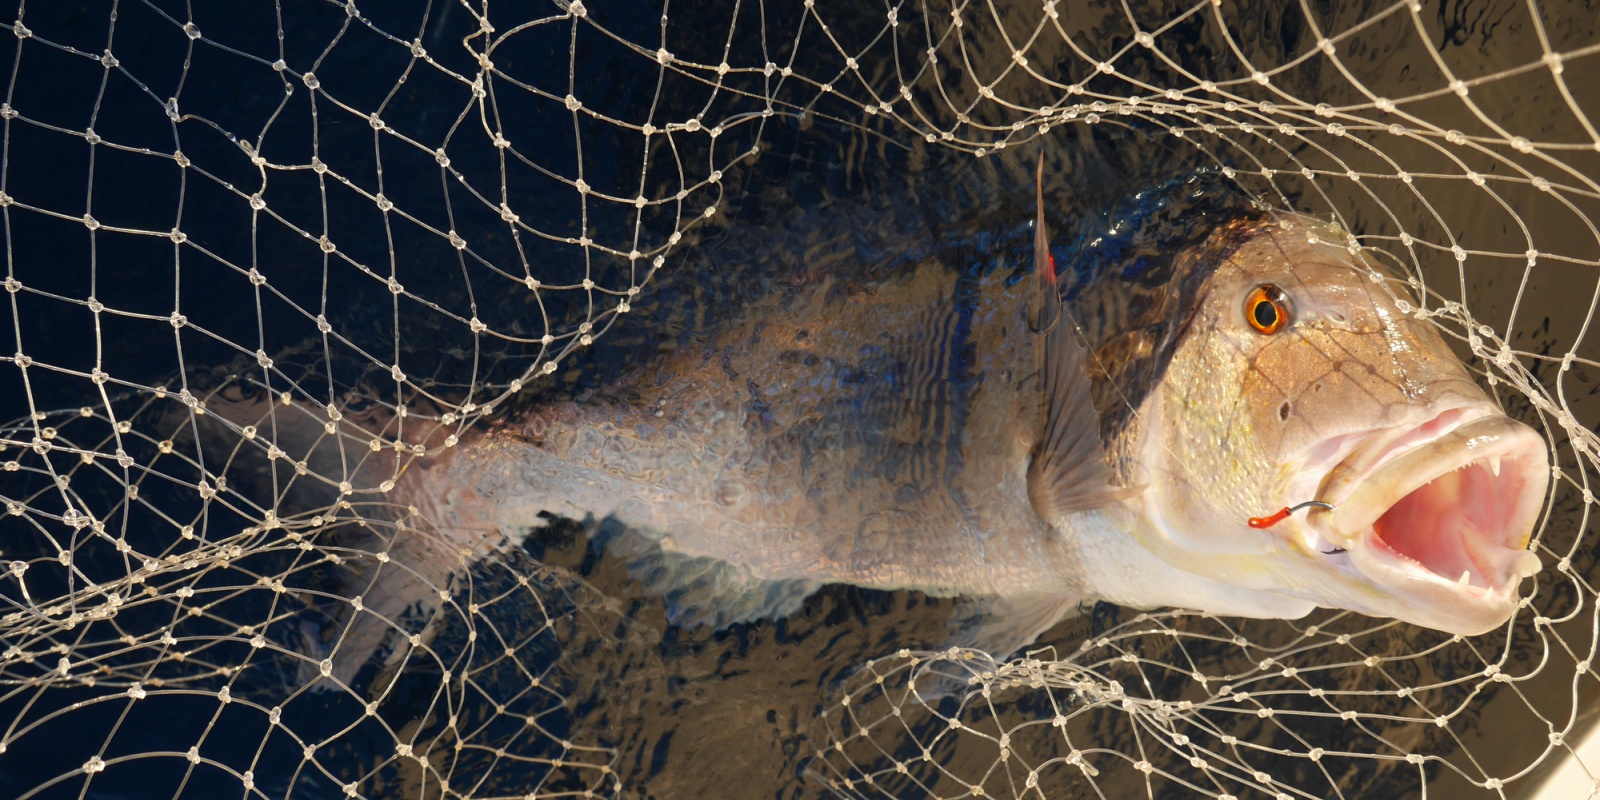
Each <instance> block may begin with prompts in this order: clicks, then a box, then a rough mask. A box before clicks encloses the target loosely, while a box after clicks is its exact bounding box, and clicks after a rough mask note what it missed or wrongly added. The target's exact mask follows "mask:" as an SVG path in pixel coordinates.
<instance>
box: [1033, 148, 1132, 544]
mask: <svg viewBox="0 0 1600 800" xmlns="http://www.w3.org/2000/svg"><path fill="white" fill-rule="evenodd" d="M1035 180H1036V186H1037V190H1036V201H1037V203H1038V217H1037V219H1036V220H1035V222H1034V227H1033V272H1034V276H1035V278H1034V295H1035V297H1034V299H1033V300H1032V301H1031V302H1030V304H1029V311H1028V324H1029V326H1030V327H1031V328H1032V329H1033V331H1034V335H1035V336H1036V337H1038V347H1037V352H1038V353H1039V354H1040V362H1041V363H1040V364H1039V375H1040V379H1041V380H1040V383H1041V384H1042V388H1043V390H1044V393H1045V424H1044V435H1043V436H1042V437H1041V438H1040V440H1039V444H1038V446H1037V447H1035V448H1034V452H1033V460H1032V462H1030V463H1029V464H1028V499H1029V501H1030V502H1032V504H1033V510H1034V511H1035V512H1036V513H1037V514H1038V515H1039V516H1040V517H1041V518H1043V519H1045V520H1047V521H1048V520H1052V519H1054V518H1055V517H1057V516H1060V515H1063V514H1070V513H1073V512H1077V511H1086V510H1088V509H1091V508H1099V507H1101V506H1104V505H1108V504H1110V503H1113V502H1115V501H1117V500H1119V499H1121V498H1122V497H1123V496H1124V495H1125V494H1126V490H1124V489H1120V488H1118V487H1115V486H1112V485H1111V470H1110V468H1109V467H1107V466H1106V461H1105V453H1104V450H1103V448H1102V446H1101V443H1100V415H1099V413H1098V412H1096V411H1095V408H1094V403H1093V401H1092V400H1091V398H1090V394H1089V385H1090V383H1089V376H1088V374H1087V373H1086V372H1085V371H1084V350H1083V348H1082V347H1080V346H1079V345H1078V342H1077V338H1076V336H1075V335H1074V328H1075V326H1074V325H1073V324H1072V320H1071V319H1070V318H1068V317H1067V314H1066V312H1065V310H1064V309H1063V308H1062V306H1061V294H1060V290H1059V286H1058V285H1057V281H1056V270H1055V262H1054V259H1052V258H1051V256H1050V236H1049V234H1048V233H1047V232H1046V231H1045V224H1044V154H1043V153H1041V154H1040V155H1039V167H1038V172H1037V175H1036V177H1035ZM1063 323H1065V324H1063Z"/></svg>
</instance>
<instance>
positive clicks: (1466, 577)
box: [1456, 569, 1472, 589]
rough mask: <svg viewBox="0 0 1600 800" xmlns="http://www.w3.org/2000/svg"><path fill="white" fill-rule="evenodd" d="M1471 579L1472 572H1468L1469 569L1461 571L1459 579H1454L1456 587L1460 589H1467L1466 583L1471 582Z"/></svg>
mask: <svg viewBox="0 0 1600 800" xmlns="http://www.w3.org/2000/svg"><path fill="white" fill-rule="evenodd" d="M1471 578H1472V570H1470V569H1464V570H1461V577H1459V578H1457V579H1456V587H1457V588H1460V589H1465V588H1467V583H1468V582H1469V581H1470V580H1471Z"/></svg>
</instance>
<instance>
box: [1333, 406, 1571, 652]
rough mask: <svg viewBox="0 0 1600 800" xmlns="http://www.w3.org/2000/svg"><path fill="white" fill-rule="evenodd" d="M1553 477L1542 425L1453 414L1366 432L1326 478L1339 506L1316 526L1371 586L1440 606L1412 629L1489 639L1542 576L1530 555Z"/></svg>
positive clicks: (1487, 414) (1493, 414)
mask: <svg viewBox="0 0 1600 800" xmlns="http://www.w3.org/2000/svg"><path fill="white" fill-rule="evenodd" d="M1549 476H1550V472H1549V466H1548V455H1547V450H1546V447H1545V442H1544V439H1543V437H1542V436H1540V435H1539V434H1538V433H1537V432H1535V431H1534V430H1533V429H1532V428H1529V427H1528V426H1526V425H1523V424H1522V423H1519V422H1516V421H1515V420H1512V419H1511V418H1509V417H1507V416H1505V415H1503V414H1500V413H1498V412H1497V411H1494V410H1493V409H1490V408H1471V407H1468V408H1455V409H1448V410H1446V411H1444V412H1441V413H1440V414H1438V415H1436V416H1434V417H1433V418H1431V419H1429V420H1428V421H1426V422H1424V423H1422V424H1421V425H1417V426H1412V427H1398V428H1390V429H1382V430H1378V431H1374V432H1371V433H1369V434H1367V435H1366V438H1365V439H1364V440H1363V441H1362V442H1361V443H1360V444H1358V445H1357V446H1356V448H1355V449H1354V450H1353V451H1352V452H1351V454H1350V455H1349V456H1348V457H1346V458H1345V459H1344V460H1343V461H1341V462H1339V463H1338V464H1336V465H1334V467H1333V468H1331V469H1330V470H1329V471H1328V473H1327V475H1325V476H1324V478H1323V480H1322V484H1321V488H1322V490H1323V491H1322V492H1321V493H1319V497H1320V499H1323V500H1326V501H1327V502H1329V503H1331V504H1333V505H1334V506H1335V508H1334V509H1333V510H1331V511H1330V510H1323V509H1313V510H1312V511H1311V513H1310V514H1309V515H1308V516H1307V520H1306V521H1307V524H1308V525H1309V526H1310V527H1311V528H1312V529H1313V530H1314V531H1316V532H1317V533H1319V534H1320V535H1321V536H1322V537H1323V538H1324V539H1326V540H1327V541H1328V542H1331V543H1334V544H1335V545H1337V546H1338V547H1342V548H1345V549H1346V550H1348V551H1349V558H1350V561H1351V566H1353V567H1354V568H1355V569H1356V570H1357V571H1358V572H1360V573H1362V574H1363V575H1364V576H1366V578H1367V579H1368V580H1370V581H1372V582H1374V583H1376V584H1379V586H1381V587H1382V588H1383V589H1385V590H1388V591H1390V592H1391V593H1399V594H1404V595H1408V596H1411V597H1413V598H1415V599H1417V600H1428V601H1433V602H1430V603H1428V605H1429V606H1430V607H1432V608H1431V610H1426V611H1424V610H1418V611H1417V614H1418V615H1419V616H1418V618H1417V619H1414V620H1412V621H1415V622H1419V623H1420V624H1425V625H1428V626H1429V627H1435V628H1439V629H1443V630H1450V631H1452V632H1457V633H1481V632H1483V631H1484V630H1488V629H1490V628H1493V627H1495V626H1496V625H1498V624H1499V623H1500V622H1502V621H1504V619H1505V616H1506V615H1507V614H1509V611H1510V609H1511V608H1512V607H1513V606H1514V604H1515V602H1516V598H1515V590H1516V586H1517V584H1518V583H1519V582H1520V580H1521V579H1522V578H1524V577H1527V576H1528V575H1532V574H1534V573H1536V572H1537V571H1538V569H1539V559H1538V556H1537V555H1535V554H1533V553H1530V552H1528V550H1527V549H1526V548H1527V545H1528V537H1529V535H1530V534H1531V531H1532V528H1533V526H1534V524H1535V523H1536V522H1537V519H1538V514H1539V510H1540V508H1541V507H1542V505H1543V501H1544V494H1545V489H1546V488H1547V486H1548V481H1549ZM1447 572H1448V573H1451V574H1445V573H1447Z"/></svg>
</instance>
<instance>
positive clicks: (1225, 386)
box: [352, 181, 1549, 655]
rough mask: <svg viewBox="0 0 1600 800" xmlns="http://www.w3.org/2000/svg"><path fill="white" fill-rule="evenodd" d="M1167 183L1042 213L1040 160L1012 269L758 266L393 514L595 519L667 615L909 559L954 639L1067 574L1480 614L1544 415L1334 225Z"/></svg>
mask: <svg viewBox="0 0 1600 800" xmlns="http://www.w3.org/2000/svg"><path fill="white" fill-rule="evenodd" d="M1189 183H1190V182H1185V181H1178V182H1175V183H1174V184H1172V185H1169V186H1168V187H1166V189H1165V190H1164V192H1157V193H1152V194H1151V195H1149V196H1141V197H1140V198H1136V199H1135V202H1134V203H1133V204H1132V205H1131V207H1130V208H1131V210H1126V211H1125V213H1124V214H1123V216H1121V217H1119V218H1115V219H1113V220H1112V224H1111V225H1110V226H1109V228H1106V229H1104V230H1103V231H1102V232H1101V233H1099V234H1096V235H1093V236H1091V237H1087V238H1085V237H1082V236H1080V237H1079V238H1078V239H1077V240H1075V241H1071V242H1066V243H1059V242H1051V241H1050V239H1049V236H1048V232H1047V230H1046V225H1045V218H1044V214H1043V208H1044V206H1043V197H1042V189H1041V193H1040V197H1039V198H1038V203H1039V208H1040V211H1039V214H1038V217H1037V219H1036V220H1034V221H1033V222H1032V223H1031V224H1023V225H1019V226H1017V227H1015V228H1013V229H1012V230H1011V231H1010V232H1009V233H1008V234H1005V235H1003V236H1001V237H1000V239H1001V240H1002V241H1001V242H1000V244H999V245H998V247H997V249H998V250H1001V251H1009V252H1010V253H1011V254H1012V255H1013V256H1014V258H1013V259H1012V263H1010V264H1008V265H1007V266H1008V267H1011V268H1016V270H1015V271H1013V270H1012V269H975V268H973V267H972V265H971V264H970V263H969V262H967V261H964V260H962V259H955V258H949V257H948V256H949V255H950V251H948V250H944V249H941V248H939V247H930V248H927V249H926V250H924V251H922V252H919V253H914V254H911V255H908V256H906V257H904V258H901V259H899V260H898V261H896V262H894V263H891V264H887V265H879V267H880V268H879V269H877V270H876V272H875V275H874V277H873V279H872V280H870V281H867V280H854V279H850V278H830V277H826V276H822V277H818V278H817V279H814V280H809V281H805V282H801V283H798V284H795V285H791V286H788V287H785V288H784V289H781V290H778V291H774V292H772V293H770V294H769V295H768V296H767V297H766V298H765V299H762V300H760V301H757V302H755V303H753V304H751V305H750V306H749V307H748V308H747V309H745V310H744V313H743V314H742V315H741V316H740V317H739V319H738V320H737V321H736V322H733V323H730V324H728V325H725V326H723V327H721V328H720V329H718V330H717V331H716V333H715V335H714V336H713V337H712V338H710V339H708V340H707V341H705V342H702V343H701V344H699V345H697V346H693V347H687V348H683V349H681V350H679V351H677V352H675V353H673V354H671V355H669V356H666V357H664V358H662V359H660V360H659V361H657V362H656V363H654V364H652V365H651V366H649V367H646V368H643V369H641V370H639V371H638V372H636V373H634V374H631V375H629V376H626V377H625V378H624V379H623V380H622V381H621V382H620V383H619V384H618V385H617V386H615V387H614V388H613V389H612V390H610V391H609V392H608V394H607V397H606V398H597V397H587V398H584V399H581V400H567V401H562V402H558V403H554V404H548V405H545V406H543V407H540V408H537V409H535V410H533V411H531V412H529V413H528V414H527V415H525V416H524V417H522V418H520V419H519V420H518V421H517V422H516V423H515V424H511V425H505V426H502V427H500V428H498V429H496V430H494V431H492V432H490V433H489V434H487V435H481V436H479V437H477V438H472V439H466V440H463V441H462V442H461V444H460V445H459V446H456V447H454V448H452V449H449V450H447V451H445V452H444V453H443V454H442V455H439V456H435V457H430V458H427V459H423V460H422V461H420V462H418V463H416V464H415V465H413V466H412V467H411V468H409V469H407V470H405V471H404V473H403V474H402V475H401V476H400V478H399V480H398V482H397V484H396V486H395V487H394V489H393V491H392V492H391V493H390V497H391V498H392V499H393V500H394V501H396V502H398V503H399V504H401V505H402V506H406V507H409V508H412V509H414V510H415V512H416V519H415V520H413V521H412V522H410V523H408V524H409V525H411V526H412V527H414V528H416V529H417V530H416V531H415V532H414V533H411V534H405V533H404V532H403V533H402V534H401V535H402V536H406V535H409V536H411V537H412V538H411V539H410V540H408V541H407V542H404V543H401V544H398V545H396V546H400V547H404V548H407V549H409V551H410V552H411V553H412V555H413V556H415V557H414V558H413V559H412V560H413V561H414V562H416V563H419V564H424V565H430V566H424V567H421V568H420V569H421V572H418V573H417V574H418V575H420V576H422V577H425V578H430V580H431V582H432V583H433V584H434V585H442V584H443V583H445V581H446V578H447V576H448V573H449V572H450V571H451V570H457V569H461V568H463V567H466V566H469V565H470V563H471V562H472V561H473V560H474V559H477V558H480V557H483V556H486V555H488V554H490V553H492V552H493V551H494V550H495V549H496V548H498V547H502V546H504V543H505V542H507V541H513V542H514V541H517V540H519V539H520V538H521V537H524V536H526V535H528V534H529V532H530V531H532V530H534V529H536V528H537V527H539V526H540V525H542V524H543V521H544V520H545V519H546V518H547V517H548V516H549V515H560V516H565V517H569V518H573V519H578V520H584V519H590V520H607V519H609V520H613V521H615V523H617V524H619V525H620V526H621V528H622V530H623V532H622V533H620V534H617V535H614V536H612V537H611V539H610V541H609V542H608V543H607V547H608V548H609V549H610V550H612V551H613V552H615V553H617V554H618V555H620V556H621V557H624V558H627V559H629V562H630V564H631V567H630V572H631V574H633V575H635V576H636V577H637V578H638V579H639V580H641V581H642V582H643V583H644V585H645V586H646V587H647V589H649V590H650V591H653V592H655V593H658V594H660V595H662V596H664V597H665V598H666V599H667V601H668V603H669V608H670V609H671V612H672V613H673V615H674V616H675V618H676V619H677V620H679V621H681V622H705V623H711V624H717V625H723V624H728V623H731V622H735V621H741V620H753V619H759V618H765V617H777V616H782V615H784V614H787V613H790V612H792V611H793V610H795V609H796V608H798V607H799V605H800V603H801V602H802V601H803V600H804V598H805V597H806V596H808V595H809V594H810V593H812V592H814V591H815V590H816V589H817V588H819V587H820V586H822V585H823V584H826V583H850V584H857V585H861V586H866V587H874V588H880V589H902V588H905V589H917V590H921V591H923V592H927V593H930V594H935V595H946V596H949V595H960V596H962V597H964V598H967V599H968V600H970V601H971V602H970V603H969V604H968V605H967V606H965V608H966V612H967V613H963V614H959V615H958V619H957V623H956V629H955V630H954V631H953V632H952V641H953V642H954V643H958V644H967V645H973V646H977V647H981V648H984V649H987V650H989V651H990V652H993V653H995V654H997V655H1003V654H1006V653H1010V652H1012V651H1014V650H1016V649H1017V648H1019V647H1021V646H1024V645H1026V644H1027V643H1029V642H1031V641H1032V640H1033V639H1034V638H1035V637H1036V636H1037V635H1038V634H1039V633H1040V632H1042V631H1043V630H1045V629H1046V628H1048V627H1049V626H1050V625H1051V624H1053V623H1054V622H1055V621H1056V620H1058V619H1059V618H1061V617H1062V616H1063V615H1065V614H1067V613H1070V612H1071V611H1072V610H1073V609H1074V608H1076V607H1078V606H1079V605H1080V604H1082V603H1084V602H1086V601H1092V600H1108V601H1112V602H1116V603H1120V604H1125V605H1129V606H1134V607H1157V606H1181V607H1186V608H1194V609H1200V610H1204V611H1208V612H1213V613H1219V614H1229V615H1242V616H1252V617H1276V618H1295V617H1299V616H1302V615H1304V614H1306V613H1308V612H1309V611H1310V610H1311V609H1313V608H1315V607H1317V606H1319V605H1321V606H1332V607H1339V608H1347V609H1352V610H1356V611H1362V612H1365V613H1370V614H1375V615H1382V616H1393V617H1398V618H1400V619H1404V620H1409V621H1412V622H1416V623H1419V624H1423V625H1428V626H1431V627H1435V628H1439V629H1442V630H1447V631H1451V632H1458V633H1478V632H1482V631H1484V630H1487V629H1489V628H1492V627H1494V626H1496V625H1499V624H1501V623H1503V622H1504V621H1505V620H1506V619H1507V618H1508V617H1509V616H1510V615H1511V614H1512V613H1513V612H1514V610H1515V607H1516V585H1517V583H1518V581H1519V580H1520V579H1521V578H1522V577H1525V576H1527V575H1529V574H1532V573H1533V572H1535V571H1537V569H1538V559H1537V557H1535V556H1533V555H1532V554H1530V553H1528V552H1527V551H1526V547H1527V544H1528V537H1529V533H1530V530H1531V528H1532V527H1533V524H1534V522H1535V521H1536V519H1537V517H1538V514H1539V510H1540V507H1541V504H1542V502H1543V498H1544V495H1545V489H1546V484H1547V482H1548V476H1549V469H1548V466H1547V464H1548V454H1547V450H1546V447H1545V443H1544V440H1543V438H1542V437H1540V436H1539V435H1538V434H1536V433H1534V432H1533V431H1532V430H1531V429H1529V428H1527V427H1526V426H1524V425H1522V424H1520V423H1517V422H1514V421H1512V420H1510V419H1509V418H1507V417H1506V416H1505V415H1504V414H1503V413H1502V412H1501V411H1500V409H1499V408H1498V406H1497V405H1495V404H1494V403H1493V402H1492V401H1491V400H1490V399H1489V398H1488V397H1487V396H1486V395H1484V393H1483V392H1482V391H1481V390H1480V389H1479V388H1478V386H1477V384H1476V383H1475V381H1474V380H1473V379H1472V377H1471V376H1470V374H1469V373H1468V372H1467V370H1466V369H1465V367H1464V366H1463V364H1462V363H1461V362H1460V360H1459V359H1458V358H1457V357H1456V356H1455V355H1453V354H1452V353H1451V351H1450V350H1449V348H1448V347H1447V346H1446V345H1445V343H1444V342H1443V340H1442V339H1441V338H1440V335H1439V333H1438V331H1437V329H1435V328H1434V327H1433V326H1432V325H1431V324H1430V323H1428V322H1426V321H1420V320H1418V319H1416V318H1415V315H1413V314H1409V313H1407V311H1406V310H1405V308H1407V306H1406V305H1405V304H1406V303H1407V302H1408V301H1407V300H1406V299H1405V286H1404V285H1403V284H1402V283H1400V282H1398V281H1396V280H1395V279H1394V278H1392V277H1391V276H1389V275H1387V274H1386V273H1384V272H1383V271H1381V270H1380V269H1378V268H1377V267H1375V266H1374V265H1372V264H1370V263H1368V261H1367V260H1366V259H1365V258H1363V257H1362V255H1361V253H1360V251H1359V250H1355V251H1354V252H1352V248H1349V247H1348V242H1349V241H1350V239H1349V237H1348V235H1347V234H1346V233H1345V232H1344V231H1341V230H1338V229H1337V228H1335V227H1334V226H1331V225H1328V224H1325V223H1320V222H1317V221H1315V220H1312V219H1309V218H1306V217H1299V216H1294V215H1276V216H1274V215H1268V214H1265V213H1262V212H1259V211H1252V210H1249V209H1248V208H1246V207H1243V206H1241V205H1239V204H1237V203H1233V202H1231V201H1230V202H1223V201H1219V200H1216V198H1217V197H1218V195H1215V194H1214V191H1215V190H1213V194H1207V193H1206V192H1205V191H1203V190H1202V187H1197V186H1191V185H1189ZM1185 192H1188V193H1190V196H1189V197H1188V202H1185V203H1183V204H1172V203H1168V202H1167V199H1166V198H1170V197H1172V196H1176V195H1179V194H1182V193H1185ZM1030 240H1031V241H1030ZM1053 254H1054V255H1055V256H1059V259H1057V258H1053V257H1052V255H1053ZM1030 264H1031V269H1029V266H1030ZM1019 277H1020V278H1021V279H1017V278H1019ZM1306 500H1317V501H1319V502H1320V503H1321V506H1319V507H1317V508H1315V509H1313V510H1312V511H1311V513H1309V514H1308V513H1299V514H1296V515H1293V516H1287V518H1283V517H1284V516H1286V515H1278V516H1277V517H1273V518H1271V519H1272V520H1273V521H1274V522H1275V524H1273V525H1272V526H1270V527H1261V526H1252V525H1251V524H1250V522H1249V520H1250V519H1251V518H1252V517H1257V516H1262V515H1270V514H1271V512H1274V511H1277V510H1278V509H1280V508H1283V507H1286V506H1291V505H1294V504H1296V503H1299V502H1301V501H1306ZM429 554H434V555H429ZM435 555H436V556H437V557H434V556H435ZM429 569H433V570H435V571H437V572H439V574H438V575H431V576H430V575H429V574H427V571H428V570H429ZM388 595H389V596H390V601H391V604H392V605H403V603H404V602H409V601H410V600H412V599H414V598H411V597H410V595H409V594H408V593H407V592H406V591H404V590H401V589H398V588H393V587H391V589H390V590H389V592H388ZM380 634H381V632H367V633H366V634H357V635H354V636H353V637H352V638H355V639H360V638H362V636H366V637H367V638H373V637H377V636H379V635H380ZM369 644H370V643H369ZM352 646H354V645H352ZM374 646H375V645H374Z"/></svg>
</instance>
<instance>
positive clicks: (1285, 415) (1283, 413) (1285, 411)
mask: <svg viewBox="0 0 1600 800" xmlns="http://www.w3.org/2000/svg"><path fill="white" fill-rule="evenodd" d="M1289 408H1290V406H1289V401H1288V400H1285V401H1283V405H1281V406H1278V419H1281V420H1283V421H1284V422H1288V421H1289Z"/></svg>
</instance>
